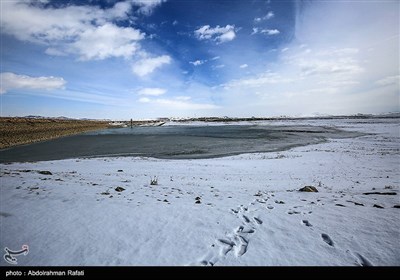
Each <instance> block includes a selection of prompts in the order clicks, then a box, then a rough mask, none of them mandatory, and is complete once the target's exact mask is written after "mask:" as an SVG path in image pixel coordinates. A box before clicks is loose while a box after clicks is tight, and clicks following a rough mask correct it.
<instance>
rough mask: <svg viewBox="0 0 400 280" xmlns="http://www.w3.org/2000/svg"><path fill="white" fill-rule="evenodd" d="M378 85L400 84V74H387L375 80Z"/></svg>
mask: <svg viewBox="0 0 400 280" xmlns="http://www.w3.org/2000/svg"><path fill="white" fill-rule="evenodd" d="M375 84H377V85H379V86H389V85H400V75H395V76H388V77H385V78H383V79H380V80H378V81H376V82H375Z"/></svg>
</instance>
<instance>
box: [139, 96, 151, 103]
mask: <svg viewBox="0 0 400 280" xmlns="http://www.w3.org/2000/svg"><path fill="white" fill-rule="evenodd" d="M139 102H141V103H149V102H151V99H150V98H148V97H141V98H139Z"/></svg>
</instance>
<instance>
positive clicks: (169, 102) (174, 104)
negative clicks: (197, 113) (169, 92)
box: [154, 98, 219, 110]
mask: <svg viewBox="0 0 400 280" xmlns="http://www.w3.org/2000/svg"><path fill="white" fill-rule="evenodd" d="M154 103H155V104H158V105H161V106H163V107H167V108H168V109H174V110H208V109H218V108H219V107H218V106H216V105H214V104H207V103H194V102H190V101H188V100H182V99H177V98H176V99H164V98H162V99H161V98H158V99H155V100H154Z"/></svg>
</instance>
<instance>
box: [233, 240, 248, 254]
mask: <svg viewBox="0 0 400 280" xmlns="http://www.w3.org/2000/svg"><path fill="white" fill-rule="evenodd" d="M235 239H237V240H238V241H239V242H238V243H239V245H238V246H236V249H235V255H236V257H240V256H243V255H244V254H245V253H246V252H247V246H248V244H249V241H248V240H246V239H245V238H244V237H243V236H240V235H237V236H235Z"/></svg>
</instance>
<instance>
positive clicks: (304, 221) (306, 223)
mask: <svg viewBox="0 0 400 280" xmlns="http://www.w3.org/2000/svg"><path fill="white" fill-rule="evenodd" d="M301 222H302V224H303V225H305V226H307V227H312V224H310V222H309V221H308V220H302V221H301Z"/></svg>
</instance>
